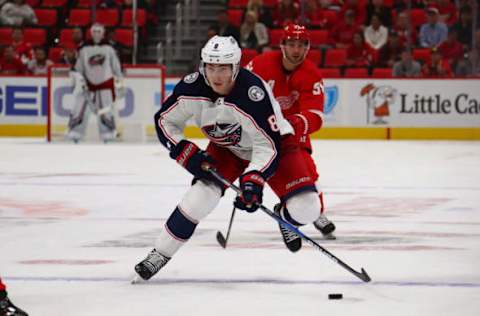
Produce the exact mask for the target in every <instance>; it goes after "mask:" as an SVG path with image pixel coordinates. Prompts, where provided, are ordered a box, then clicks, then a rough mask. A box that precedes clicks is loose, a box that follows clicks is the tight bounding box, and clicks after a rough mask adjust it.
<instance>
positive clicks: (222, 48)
mask: <svg viewBox="0 0 480 316" xmlns="http://www.w3.org/2000/svg"><path fill="white" fill-rule="evenodd" d="M201 57H202V60H201V61H200V68H199V70H200V73H201V74H202V75H203V77H204V78H205V81H206V82H207V84H209V83H208V80H207V77H206V75H205V64H225V65H227V64H230V65H232V73H233V74H232V80H235V78H236V77H237V75H238V72H239V71H240V59H241V58H242V50H241V49H240V47H239V46H238V43H237V41H236V40H235V39H234V38H233V37H232V36H218V35H215V36H214V37H212V38H211V39H210V40H209V41H208V42H207V43H206V44H205V46H204V47H203V48H202V53H201Z"/></svg>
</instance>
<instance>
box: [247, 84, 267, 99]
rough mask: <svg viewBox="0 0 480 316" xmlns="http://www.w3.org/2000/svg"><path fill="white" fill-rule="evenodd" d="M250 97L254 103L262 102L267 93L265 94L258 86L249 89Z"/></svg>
mask: <svg viewBox="0 0 480 316" xmlns="http://www.w3.org/2000/svg"><path fill="white" fill-rule="evenodd" d="M248 97H249V98H250V100H252V101H256V102H258V101H262V100H263V98H264V97H265V92H263V90H262V89H260V87H257V86H251V87H250V89H248Z"/></svg>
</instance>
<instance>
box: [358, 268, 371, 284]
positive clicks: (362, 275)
mask: <svg viewBox="0 0 480 316" xmlns="http://www.w3.org/2000/svg"><path fill="white" fill-rule="evenodd" d="M357 277H358V278H359V279H360V280H362V281H363V282H370V281H371V280H372V279H371V278H370V276H369V275H368V273H367V271H365V269H363V268H362V273H358V272H357Z"/></svg>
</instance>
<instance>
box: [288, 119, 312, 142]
mask: <svg viewBox="0 0 480 316" xmlns="http://www.w3.org/2000/svg"><path fill="white" fill-rule="evenodd" d="M287 120H288V122H289V123H290V125H292V127H293V130H294V131H295V138H296V140H297V141H298V142H299V143H301V144H302V143H305V142H306V141H307V137H306V136H307V133H308V130H307V126H306V119H302V118H301V117H300V116H299V115H290V116H288V117H287Z"/></svg>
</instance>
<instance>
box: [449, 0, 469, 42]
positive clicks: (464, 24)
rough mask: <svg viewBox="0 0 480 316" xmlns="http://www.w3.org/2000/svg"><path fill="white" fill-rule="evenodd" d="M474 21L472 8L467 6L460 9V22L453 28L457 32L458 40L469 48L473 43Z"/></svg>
mask: <svg viewBox="0 0 480 316" xmlns="http://www.w3.org/2000/svg"><path fill="white" fill-rule="evenodd" d="M472 21H473V19H472V8H471V7H470V6H465V7H462V8H461V9H460V18H459V20H458V22H457V23H455V24H454V25H453V26H452V28H451V29H452V30H455V31H456V32H457V38H458V41H459V42H460V43H462V44H463V45H464V46H465V47H468V48H471V45H472V29H473V27H472Z"/></svg>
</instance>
